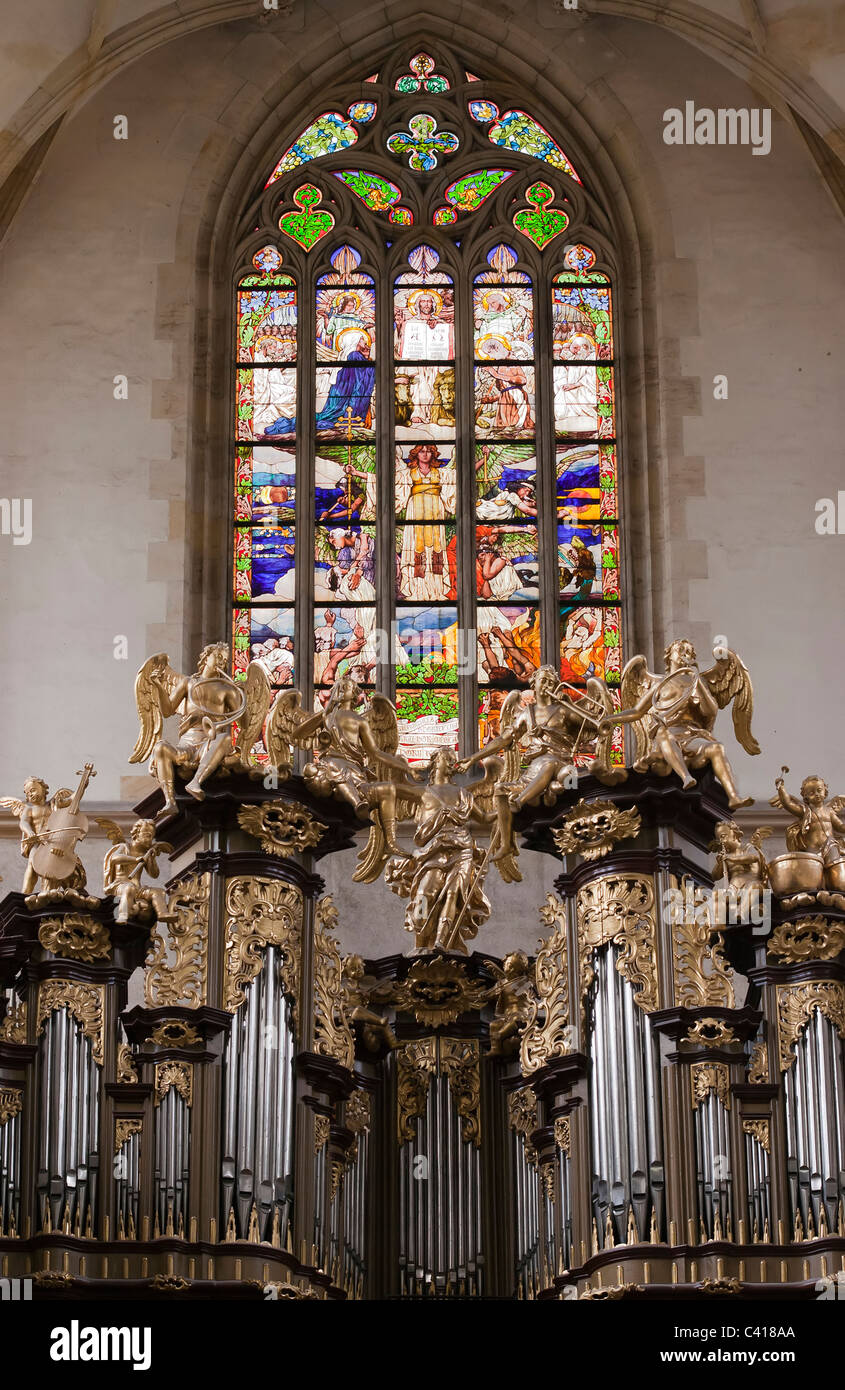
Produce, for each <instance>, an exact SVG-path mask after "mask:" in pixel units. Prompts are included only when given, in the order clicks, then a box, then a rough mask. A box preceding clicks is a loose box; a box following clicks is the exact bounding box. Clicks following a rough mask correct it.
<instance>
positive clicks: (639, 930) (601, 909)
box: [575, 874, 658, 1020]
mask: <svg viewBox="0 0 845 1390" xmlns="http://www.w3.org/2000/svg"><path fill="white" fill-rule="evenodd" d="M575 901H576V908H577V913H578V960H579V972H580V989H581V1016H582V1020H584V1018H585V1010H586V997H587V991H588V990H589V988H590V985H591V984H592V983H593V979H594V978H595V972H594V970H593V967H592V965H591V963H590V962H591V957H592V955H593V952H594V951H596V950H598V948H599V947H601V946H604V945H606V944H607V943H608V942H617V943H619V944H620V945H621V947H622V950H621V953H620V955H619V959H618V960H617V962H616V969H617V970H618V971H619V974H620V975H623V976H624V977H625V979H626V980H627V981H628V983H629V984H630V985H631V986H632V988H633V991H634V1003H635V1004H637V1005H638V1006H639V1008H641V1009H642V1010H643V1012H644V1013H651V1011H652V1010H653V1009H656V1008H657V1004H658V985H657V947H656V921H655V911H654V888H653V886H652V883H651V880H650V879H648V878H642V877H640V876H639V875H637V874H608V875H607V877H605V878H599V879H595V880H594V881H593V882H592V883H588V884H586V886H585V887H584V888H579V890H578V894H577V897H576V900H575Z"/></svg>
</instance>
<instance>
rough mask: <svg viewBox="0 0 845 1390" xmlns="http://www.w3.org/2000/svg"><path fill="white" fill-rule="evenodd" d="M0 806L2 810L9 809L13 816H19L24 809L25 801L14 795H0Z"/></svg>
mask: <svg viewBox="0 0 845 1390" xmlns="http://www.w3.org/2000/svg"><path fill="white" fill-rule="evenodd" d="M0 806H2V807H3V810H4V811H11V813H12V815H13V816H18V817H20V816H22V815H23V813H24V811H25V810H26V807H27V803H26V802H25V801H18V800H17V798H16V797H14V796H0Z"/></svg>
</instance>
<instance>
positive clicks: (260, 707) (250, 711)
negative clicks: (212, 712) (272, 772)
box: [235, 661, 273, 762]
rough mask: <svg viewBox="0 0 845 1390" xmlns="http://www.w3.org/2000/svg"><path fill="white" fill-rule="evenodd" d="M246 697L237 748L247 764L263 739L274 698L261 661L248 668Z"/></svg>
mask: <svg viewBox="0 0 845 1390" xmlns="http://www.w3.org/2000/svg"><path fill="white" fill-rule="evenodd" d="M244 695H245V697H246V709H245V710H244V712H243V715H242V717H241V722H240V725H239V726H238V737H237V740H236V742H235V747H236V748H237V750H238V752H239V753H240V755H241V760H242V761H243V762H246V760H247V758H248V757H249V754H250V752H251V750H252V748H253V746H254V745H255V744H256V743H257V742H258V740H259V738H260V737H261V730H262V729H263V728H264V721H265V719H266V718H267V711H268V710H269V708H270V701H271V699H272V698H273V692H272V690H271V689H270V680H269V677H268V675H267V672H266V671H265V670H264V667H263V666H262V665H261V663H260V662H259V661H251V662H250V663H249V666H248V667H247V672H246V686H245V688H244Z"/></svg>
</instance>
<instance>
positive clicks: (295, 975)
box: [223, 875, 302, 1016]
mask: <svg viewBox="0 0 845 1390" xmlns="http://www.w3.org/2000/svg"><path fill="white" fill-rule="evenodd" d="M267 946H278V947H279V949H280V951H281V953H282V960H281V965H280V975H281V979H282V984H283V986H284V989H285V992H286V993H287V994H288V995H289V996H290V997H291V999H292V1000H293V1005H294V1016H296V1011H297V1009H298V1007H299V977H300V962H301V955H302V894H301V892H300V890H299V889H298V888H297V887H296V886H295V885H294V884H292V883H283V882H281V881H280V880H279V879H275V878H255V877H253V876H251V875H246V876H242V877H238V878H230V879H228V880H227V883H226V937H225V946H224V956H223V1007H224V1009H228V1011H229V1013H235V1011H236V1010H237V1009H239V1008H240V1006H241V1004H243V1002H244V1000H245V999H246V990H247V987H248V985H249V984H250V983H251V982H252V981H253V980H254V979H255V978H256V976H257V975H258V974H259V972H260V970H261V965H262V962H263V959H264V956H263V952H264V950H265V947H267Z"/></svg>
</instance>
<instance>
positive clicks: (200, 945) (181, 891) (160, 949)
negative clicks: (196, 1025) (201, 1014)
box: [144, 873, 211, 1009]
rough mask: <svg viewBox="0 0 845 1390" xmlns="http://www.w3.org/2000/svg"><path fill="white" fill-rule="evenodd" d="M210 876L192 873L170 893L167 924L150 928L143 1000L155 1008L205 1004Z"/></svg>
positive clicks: (192, 1007)
mask: <svg viewBox="0 0 845 1390" xmlns="http://www.w3.org/2000/svg"><path fill="white" fill-rule="evenodd" d="M210 892H211V875H210V874H209V873H203V874H191V876H190V877H189V878H186V879H185V880H184V881H183V882H182V883H180V884H179V885H178V886H177V887H176V888H175V889H174V891H173V892H172V893H171V895H170V898H169V900H168V916H169V920H168V921H166V922H158V923H157V924H156V925H155V927H154V928H153V933H152V947H151V949H150V954H149V955H148V956H147V962H146V979H145V984H144V998H145V1000H146V1003H147V1004H148V1005H149V1006H150V1007H152V1008H156V1007H159V1006H161V1005H165V1006H166V1005H172V1004H181V1005H184V1006H187V1007H188V1008H191V1009H198V1008H199V1007H200V1006H201V1005H203V1004H205V1003H207V977H208V903H209V895H210Z"/></svg>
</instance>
